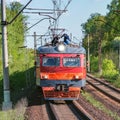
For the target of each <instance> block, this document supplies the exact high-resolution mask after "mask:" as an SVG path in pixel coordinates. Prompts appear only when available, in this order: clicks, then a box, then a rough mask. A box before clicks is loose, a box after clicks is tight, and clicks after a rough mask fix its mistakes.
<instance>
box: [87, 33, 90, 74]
mask: <svg viewBox="0 0 120 120" xmlns="http://www.w3.org/2000/svg"><path fill="white" fill-rule="evenodd" d="M87 62H88V66H87V67H88V72H90V35H89V34H88V61H87Z"/></svg>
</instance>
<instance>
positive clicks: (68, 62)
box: [63, 57, 80, 67]
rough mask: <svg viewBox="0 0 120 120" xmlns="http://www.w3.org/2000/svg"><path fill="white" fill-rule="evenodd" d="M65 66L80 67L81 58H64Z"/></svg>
mask: <svg viewBox="0 0 120 120" xmlns="http://www.w3.org/2000/svg"><path fill="white" fill-rule="evenodd" d="M63 66H66V67H79V66H80V58H79V57H74V58H71V57H66V58H63Z"/></svg>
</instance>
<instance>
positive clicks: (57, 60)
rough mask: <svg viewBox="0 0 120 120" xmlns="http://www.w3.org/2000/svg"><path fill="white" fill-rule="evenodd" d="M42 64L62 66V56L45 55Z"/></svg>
mask: <svg viewBox="0 0 120 120" xmlns="http://www.w3.org/2000/svg"><path fill="white" fill-rule="evenodd" d="M42 65H43V66H60V58H57V57H56V58H55V57H54V58H53V57H52V58H51V57H44V58H43V62H42Z"/></svg>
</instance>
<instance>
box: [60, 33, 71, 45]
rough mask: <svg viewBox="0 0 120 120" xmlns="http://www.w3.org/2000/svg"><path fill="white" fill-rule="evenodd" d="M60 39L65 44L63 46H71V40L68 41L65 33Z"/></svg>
mask: <svg viewBox="0 0 120 120" xmlns="http://www.w3.org/2000/svg"><path fill="white" fill-rule="evenodd" d="M62 37H64V44H65V45H69V44H71V40H70V38H69V36H68V35H67V34H66V33H64V34H63V35H62V36H61V38H62Z"/></svg>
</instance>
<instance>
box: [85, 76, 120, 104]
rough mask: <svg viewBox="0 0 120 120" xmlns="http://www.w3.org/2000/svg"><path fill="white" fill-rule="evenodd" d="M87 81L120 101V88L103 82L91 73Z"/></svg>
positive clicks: (116, 100)
mask: <svg viewBox="0 0 120 120" xmlns="http://www.w3.org/2000/svg"><path fill="white" fill-rule="evenodd" d="M87 82H88V84H90V85H91V86H93V87H94V88H96V89H97V90H99V91H100V92H102V93H103V94H105V95H106V96H108V97H109V98H111V99H112V100H114V101H115V102H118V103H120V89H116V88H114V87H113V86H111V85H110V84H108V83H106V82H103V81H102V80H100V79H97V78H94V77H93V76H92V75H90V74H87Z"/></svg>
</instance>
